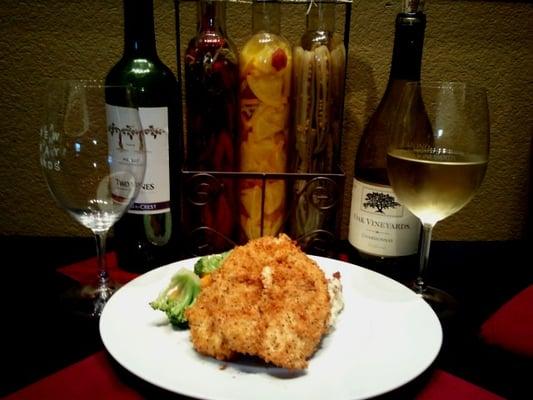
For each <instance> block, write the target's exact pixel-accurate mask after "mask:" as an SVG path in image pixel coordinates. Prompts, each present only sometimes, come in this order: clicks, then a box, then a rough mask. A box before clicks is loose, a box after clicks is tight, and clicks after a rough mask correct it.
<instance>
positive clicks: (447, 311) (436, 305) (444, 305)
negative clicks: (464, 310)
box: [415, 286, 459, 321]
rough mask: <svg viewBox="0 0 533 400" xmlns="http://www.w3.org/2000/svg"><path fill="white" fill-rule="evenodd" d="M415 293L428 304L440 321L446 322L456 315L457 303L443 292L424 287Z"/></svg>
mask: <svg viewBox="0 0 533 400" xmlns="http://www.w3.org/2000/svg"><path fill="white" fill-rule="evenodd" d="M415 292H416V293H417V294H418V295H419V296H420V297H422V299H424V300H425V301H426V303H428V304H429V305H430V306H431V308H432V309H433V311H435V314H437V317H438V318H439V320H441V321H448V320H450V319H451V318H453V317H454V316H455V315H457V312H458V309H459V303H458V302H457V300H455V298H454V297H453V296H452V295H450V294H449V293H447V292H445V291H444V290H441V289H437V288H435V287H432V286H425V287H424V288H423V290H416V289H415Z"/></svg>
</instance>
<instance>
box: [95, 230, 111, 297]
mask: <svg viewBox="0 0 533 400" xmlns="http://www.w3.org/2000/svg"><path fill="white" fill-rule="evenodd" d="M94 237H95V239H96V258H97V260H98V292H99V293H104V292H106V291H107V286H108V283H109V277H108V274H107V262H106V257H105V251H106V239H107V232H95V235H94Z"/></svg>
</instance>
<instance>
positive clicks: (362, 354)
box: [100, 257, 442, 400]
mask: <svg viewBox="0 0 533 400" xmlns="http://www.w3.org/2000/svg"><path fill="white" fill-rule="evenodd" d="M313 258H314V259H315V260H316V261H317V262H318V264H319V265H320V266H321V268H322V269H323V270H324V272H325V273H326V275H327V276H328V277H329V276H331V274H332V273H334V272H335V271H340V273H341V282H342V285H343V297H344V301H345V307H344V310H343V312H342V313H341V314H340V316H339V319H338V321H337V325H336V329H335V331H334V332H333V333H331V334H330V335H329V336H327V337H325V338H324V340H323V341H322V344H321V347H320V348H319V350H318V351H317V352H316V353H315V355H314V356H313V357H312V358H311V360H310V361H309V367H308V369H307V370H306V371H305V372H303V373H294V372H291V371H288V370H285V369H282V368H274V367H265V366H262V365H259V364H251V363H238V362H235V363H233V362H222V361H218V360H215V359H212V358H210V357H204V356H201V355H199V354H198V353H197V352H196V351H195V350H194V349H193V347H192V345H191V343H190V341H189V331H187V330H181V331H180V330H176V329H173V328H172V326H171V325H169V324H168V323H167V321H166V317H165V315H164V314H163V313H162V312H160V311H154V310H152V309H151V307H150V306H149V305H148V302H149V301H151V300H153V299H154V298H155V297H156V296H157V294H158V293H159V292H160V291H161V290H163V289H164V288H165V287H166V285H167V283H168V282H169V280H170V277H171V276H172V275H173V274H174V273H175V272H176V271H177V270H178V269H179V268H181V267H183V266H185V267H187V268H190V269H192V267H193V265H194V262H195V260H196V259H188V260H183V261H179V262H176V263H173V264H170V265H166V266H163V267H160V268H158V269H155V270H152V271H150V272H147V273H146V274H144V275H142V276H140V277H138V278H136V279H134V280H133V281H131V282H129V283H128V284H126V285H125V286H123V287H122V288H121V289H120V290H119V291H118V292H117V293H115V295H114V296H113V297H111V299H110V300H109V302H108V303H107V305H106V306H105V308H104V311H103V313H102V316H101V317H100V335H101V337H102V340H103V343H104V345H105V347H106V348H107V350H108V351H109V353H110V354H111V355H112V356H113V357H114V358H115V359H116V360H117V361H118V362H119V363H120V364H121V365H122V366H123V367H124V368H126V369H127V370H129V371H130V372H132V373H133V374H135V375H137V376H139V377H140V378H142V379H144V380H146V381H148V382H150V383H152V384H154V385H157V386H160V387H162V388H164V389H167V390H170V391H173V392H176V393H180V394H183V395H187V396H191V397H197V398H200V399H217V400H240V399H243V400H244V399H246V400H248V399H252V398H253V399H257V400H262V399H265V400H267V399H268V400H271V399H277V400H284V399H290V400H294V399H306V400H312V399H326V398H335V399H336V400H343V399H350V400H354V399H364V398H368V397H372V396H377V395H380V394H383V393H385V392H388V391H390V390H393V389H395V388H397V387H400V386H402V385H404V384H406V383H408V382H409V381H411V380H412V379H413V378H415V377H416V376H418V375H419V374H420V373H422V372H423V371H424V370H425V369H426V368H427V367H428V366H429V365H430V364H431V363H432V362H433V360H434V359H435V357H436V356H437V353H438V352H439V349H440V346H441V343H442V330H441V326H440V323H439V320H438V319H437V317H436V315H435V313H434V312H433V311H432V309H431V308H430V307H429V306H428V305H427V304H426V303H425V302H424V301H423V300H422V299H420V298H419V297H418V296H417V295H415V294H414V293H413V292H412V291H411V290H409V289H408V288H406V287H405V286H403V285H400V284H399V283H397V282H396V281H393V280H392V279H389V278H387V277H384V276H383V275H380V274H377V273H375V272H372V271H370V270H367V269H364V268H361V267H358V266H355V265H352V264H348V263H344V262H341V261H336V260H332V259H328V258H323V257H313Z"/></svg>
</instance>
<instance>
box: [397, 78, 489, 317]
mask: <svg viewBox="0 0 533 400" xmlns="http://www.w3.org/2000/svg"><path fill="white" fill-rule="evenodd" d="M414 109H416V110H421V109H422V110H424V112H423V113H422V114H421V113H420V112H417V113H413V112H412V110H414ZM421 116H422V118H427V120H428V122H429V126H430V128H429V129H425V130H423V131H421V130H420V129H416V128H415V126H419V124H417V121H416V120H417V119H420V118H421ZM391 124H393V128H394V129H393V131H392V132H393V134H392V137H391V138H390V141H389V145H388V151H387V172H388V175H389V179H390V181H391V185H392V187H393V189H394V192H395V193H396V196H397V197H398V199H399V200H400V201H401V202H402V204H404V206H405V207H407V208H408V209H409V211H411V212H412V213H413V214H414V215H416V216H417V217H418V218H419V219H420V222H421V223H422V227H423V234H422V241H421V244H420V267H419V274H418V277H417V278H416V280H415V282H414V285H413V289H414V290H415V291H416V292H417V293H419V294H420V295H421V296H422V297H423V298H424V299H425V300H426V301H428V303H429V304H430V305H431V306H432V307H433V308H434V310H435V311H436V312H437V314H438V315H439V316H441V317H443V318H444V317H446V316H448V315H451V314H453V312H454V311H455V308H456V306H457V304H456V302H455V300H454V299H453V298H452V297H451V296H450V295H449V294H447V293H445V292H444V291H442V290H439V289H437V288H434V287H431V286H427V285H426V282H425V273H426V269H427V264H428V259H429V249H430V243H431V234H432V230H433V227H434V226H435V224H436V223H437V222H438V221H441V220H443V219H444V218H447V217H448V216H450V215H452V214H454V213H456V212H458V211H459V210H461V209H462V208H463V207H464V206H465V205H466V204H467V203H468V202H469V201H470V200H471V199H472V197H474V195H475V193H476V191H477V189H478V188H479V186H480V185H481V182H482V181H483V177H484V175H485V171H486V169H487V162H488V156H489V117H488V106H487V96H486V92H485V90H484V89H481V88H477V87H474V86H472V85H470V84H467V83H462V82H434V83H423V84H422V85H421V84H420V83H418V82H413V83H412V84H411V83H409V84H407V85H406V86H405V88H404V91H403V93H402V96H401V99H400V101H399V103H398V108H397V110H396V116H395V118H393V120H392V121H391Z"/></svg>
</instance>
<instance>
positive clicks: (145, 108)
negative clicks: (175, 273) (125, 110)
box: [106, 0, 183, 272]
mask: <svg viewBox="0 0 533 400" xmlns="http://www.w3.org/2000/svg"><path fill="white" fill-rule="evenodd" d="M123 4H124V53H123V56H122V58H121V59H120V60H119V61H118V63H117V64H116V65H114V66H113V67H112V68H111V70H110V71H109V73H108V75H107V77H106V83H107V84H131V85H133V86H134V87H135V91H134V93H135V94H134V103H135V105H136V106H137V107H139V112H140V115H141V122H142V125H143V129H144V133H145V140H146V148H147V167H146V174H145V179H144V182H143V185H142V187H141V190H140V192H139V195H138V197H137V198H136V199H135V201H134V203H133V204H132V206H131V207H130V209H129V210H128V212H127V213H126V214H125V215H124V216H123V217H122V218H121V219H120V220H119V221H117V222H116V223H115V226H114V244H115V249H116V252H117V257H118V263H119V266H120V267H121V268H123V269H125V270H128V271H135V272H144V271H147V270H149V269H152V268H155V267H157V266H160V265H163V264H166V263H169V262H172V261H176V260H177V259H178V258H179V256H180V247H179V229H178V228H179V226H180V195H179V194H180V191H179V190H180V188H179V171H180V167H181V163H182V157H183V143H182V134H181V102H180V96H179V92H180V90H179V82H178V81H177V80H176V77H175V76H174V74H173V73H172V71H171V70H170V69H169V68H168V67H167V66H166V65H164V64H163V62H162V61H161V60H160V59H159V57H158V55H157V50H156V41H155V31H154V13H153V1H152V0H137V1H128V0H125V1H124V3H123ZM107 102H108V104H109V103H111V104H109V106H118V107H120V106H121V105H123V103H122V104H121V99H109V98H108V99H107Z"/></svg>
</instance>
